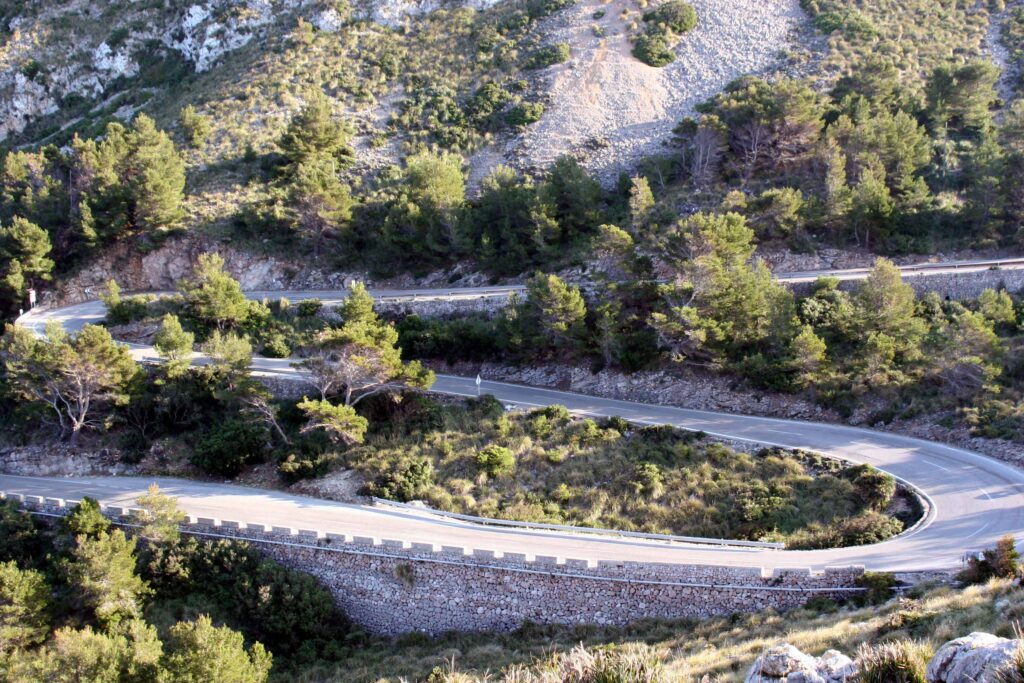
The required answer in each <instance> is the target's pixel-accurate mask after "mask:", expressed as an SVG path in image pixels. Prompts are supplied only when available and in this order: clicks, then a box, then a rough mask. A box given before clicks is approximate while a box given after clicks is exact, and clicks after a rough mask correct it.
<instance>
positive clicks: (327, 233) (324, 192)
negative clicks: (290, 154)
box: [289, 157, 354, 261]
mask: <svg viewBox="0 0 1024 683" xmlns="http://www.w3.org/2000/svg"><path fill="white" fill-rule="evenodd" d="M289 193H290V195H291V205H292V211H293V214H294V217H295V226H296V229H297V231H298V232H299V234H300V235H302V236H303V237H304V238H306V239H308V240H310V242H311V243H312V248H313V260H314V261H318V260H319V259H320V252H321V249H322V248H323V244H324V241H325V240H327V239H328V238H331V237H334V236H335V235H337V234H338V232H339V231H340V230H341V229H342V228H343V227H344V226H345V225H346V224H347V223H348V222H349V220H350V219H351V218H352V206H353V204H354V202H353V200H352V195H351V194H350V191H349V188H348V185H345V184H344V183H342V182H341V181H340V180H339V179H338V175H337V162H336V161H335V160H334V159H332V158H328V157H314V158H312V159H310V160H308V161H304V162H301V163H299V164H297V165H296V167H295V172H294V173H293V175H292V179H291V182H290V184H289Z"/></svg>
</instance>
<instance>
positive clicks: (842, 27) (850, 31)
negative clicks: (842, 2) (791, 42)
mask: <svg viewBox="0 0 1024 683" xmlns="http://www.w3.org/2000/svg"><path fill="white" fill-rule="evenodd" d="M814 25H815V26H816V27H817V29H818V30H819V31H821V32H822V33H833V32H835V31H841V32H842V34H843V36H844V37H845V38H846V39H847V40H852V39H854V38H870V37H872V36H874V35H876V34H877V33H878V31H877V30H876V29H875V27H874V26H873V25H872V24H871V21H870V20H869V19H868V18H867V17H865V16H864V15H863V14H861V13H860V12H858V11H856V10H850V11H847V12H835V11H829V12H822V13H821V14H819V15H818V16H816V17H815V18H814Z"/></svg>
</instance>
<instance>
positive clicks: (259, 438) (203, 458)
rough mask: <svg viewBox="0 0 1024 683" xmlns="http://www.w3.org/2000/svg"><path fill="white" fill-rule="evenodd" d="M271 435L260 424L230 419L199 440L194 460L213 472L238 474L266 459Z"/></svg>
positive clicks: (228, 475)
mask: <svg viewBox="0 0 1024 683" xmlns="http://www.w3.org/2000/svg"><path fill="white" fill-rule="evenodd" d="M267 437H268V435H267V430H266V429H265V428H264V427H262V426H260V425H255V424H253V423H251V422H246V421H244V420H239V419H233V420H227V421H225V422H222V423H220V424H218V425H216V427H213V428H211V429H210V430H209V431H208V432H207V433H206V434H205V435H204V436H203V437H202V438H201V439H200V440H199V443H197V444H196V447H195V450H194V452H193V453H192V464H193V465H195V466H196V467H198V468H200V469H202V470H203V471H205V472H209V473H211V474H219V475H221V476H225V477H234V476H236V475H237V474H238V473H239V472H241V471H242V469H243V468H244V467H246V466H247V465H251V464H255V463H259V462H263V460H264V459H265V458H266V455H267V441H268V438H267Z"/></svg>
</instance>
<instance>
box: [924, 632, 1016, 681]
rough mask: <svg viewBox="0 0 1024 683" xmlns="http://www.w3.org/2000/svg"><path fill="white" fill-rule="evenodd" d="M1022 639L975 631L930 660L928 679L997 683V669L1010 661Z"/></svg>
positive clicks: (943, 647) (954, 642)
mask: <svg viewBox="0 0 1024 683" xmlns="http://www.w3.org/2000/svg"><path fill="white" fill-rule="evenodd" d="M1019 645H1020V641H1017V640H1011V639H1010V638H999V637H998V636H994V635H992V634H991V633H981V632H974V633H971V634H970V635H966V636H964V637H962V638H957V639H955V640H951V641H949V642H948V643H946V644H945V645H943V646H942V647H941V648H939V651H938V652H936V653H935V656H934V657H932V660H931V661H930V662H929V663H928V674H927V676H928V681H929V683H961V682H964V683H966V682H968V681H970V683H995V681H996V671H997V670H998V669H999V668H1000V667H1001V666H1003V665H1005V664H1007V663H1008V662H1010V661H1011V659H1012V657H1013V653H1014V651H1016V649H1017V648H1018V647H1019Z"/></svg>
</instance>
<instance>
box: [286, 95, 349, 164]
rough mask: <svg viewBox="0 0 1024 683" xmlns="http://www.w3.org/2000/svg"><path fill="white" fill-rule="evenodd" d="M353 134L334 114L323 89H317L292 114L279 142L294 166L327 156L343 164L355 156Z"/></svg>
mask: <svg viewBox="0 0 1024 683" xmlns="http://www.w3.org/2000/svg"><path fill="white" fill-rule="evenodd" d="M350 138H351V131H350V129H349V127H348V125H347V124H346V123H345V122H343V121H341V120H339V119H335V118H334V112H333V108H332V106H331V101H330V100H329V99H327V96H326V95H324V93H323V92H320V91H314V92H312V93H311V94H310V96H309V97H308V98H307V101H306V104H305V106H303V107H302V109H300V110H299V112H298V114H296V115H295V116H294V117H292V120H291V122H290V123H289V124H288V128H287V130H285V133H284V135H283V136H282V137H281V141H280V143H279V144H280V147H281V151H282V152H284V155H285V157H286V158H287V159H288V162H289V164H291V165H292V166H293V167H294V166H296V165H297V164H301V163H305V162H309V161H311V160H313V159H315V158H317V157H324V158H332V159H334V160H335V161H336V162H337V163H338V165H339V167H342V168H343V167H345V166H348V165H350V164H351V163H352V161H353V160H354V156H353V155H354V153H353V151H352V148H351V147H350V146H349V139H350Z"/></svg>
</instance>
